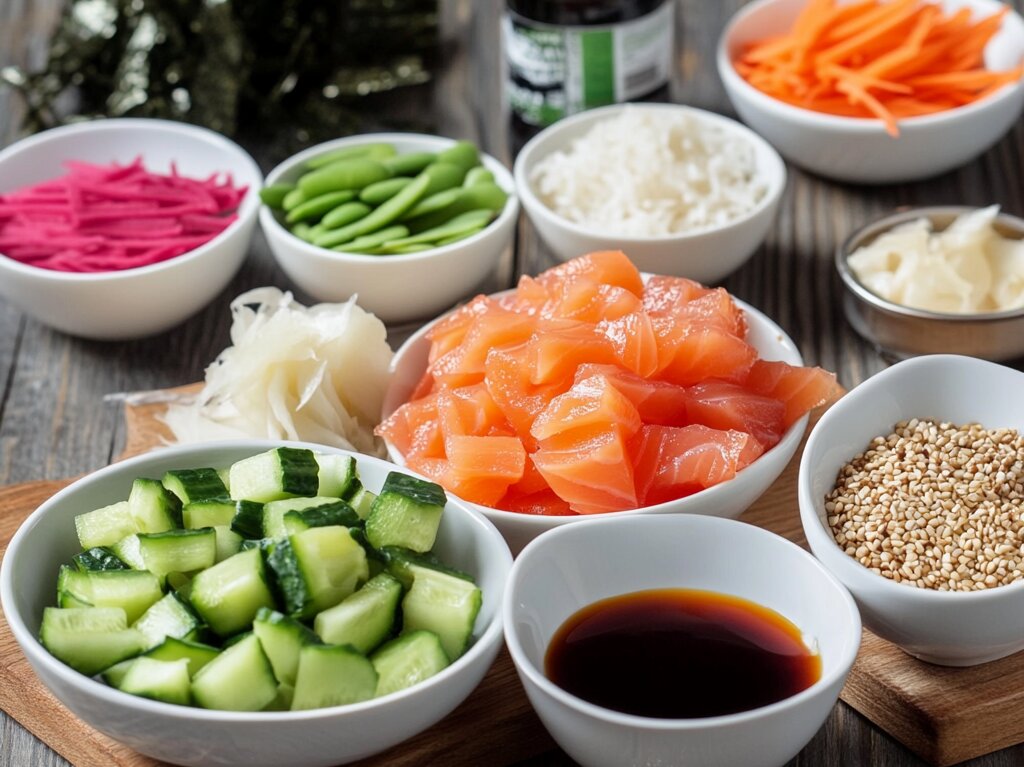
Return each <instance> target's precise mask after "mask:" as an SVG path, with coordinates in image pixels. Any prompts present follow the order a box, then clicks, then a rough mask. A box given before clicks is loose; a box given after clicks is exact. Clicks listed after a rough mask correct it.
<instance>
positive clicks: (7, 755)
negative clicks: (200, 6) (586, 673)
mask: <svg viewBox="0 0 1024 767" xmlns="http://www.w3.org/2000/svg"><path fill="white" fill-rule="evenodd" d="M62 2H63V0H0V66H4V65H6V64H9V63H19V64H24V63H30V64H38V63H39V62H40V61H41V60H42V58H43V56H44V55H45V50H46V39H47V34H48V32H49V29H50V28H51V27H52V24H53V21H54V19H55V18H56V13H57V11H58V10H59V8H60V6H61V4H62ZM441 3H442V5H441V8H442V16H441V22H442V27H443V30H444V39H445V56H444V62H443V67H444V68H443V69H442V71H441V75H440V77H439V79H438V81H437V83H436V85H435V87H434V88H433V89H432V91H431V97H430V100H429V103H427V104H426V106H425V107H422V106H421V104H422V100H421V99H420V98H419V97H416V98H415V99H413V101H414V102H415V104H414V108H415V109H417V110H420V111H421V112H422V111H426V110H430V111H432V114H430V115H428V116H429V117H431V118H432V121H433V123H434V124H435V126H436V129H437V131H438V132H439V133H441V134H444V135H450V136H458V137H466V138H473V139H475V140H478V141H480V142H481V145H482V146H483V148H484V149H485V150H486V151H488V152H489V153H491V154H493V155H495V156H497V157H499V158H501V159H503V160H505V161H511V153H510V151H509V144H508V136H507V130H506V123H505V116H504V114H503V112H502V109H501V84H500V77H501V74H500V73H501V65H500V62H501V57H500V49H499V46H498V40H499V36H498V17H499V14H500V12H501V9H502V7H503V4H502V3H501V2H500V0H476V1H475V2H474V0H441ZM743 4H744V0H723V1H722V2H707V1H706V0H678V14H677V47H678V52H677V53H678V55H677V65H676V73H675V77H674V81H673V85H672V99H673V100H674V101H677V102H680V103H686V104H690V105H692V106H697V107H701V108H705V109H710V110H713V111H716V112H720V113H722V114H726V115H734V113H733V110H732V108H731V106H730V105H729V103H728V101H727V99H726V97H725V94H724V91H723V90H722V87H721V84H720V82H719V80H718V76H717V74H716V72H715V66H714V48H715V43H716V40H717V37H718V34H719V32H720V30H721V29H722V27H723V26H724V24H725V21H726V20H727V19H728V17H729V16H730V15H731V14H732V13H734V12H735V11H736V10H737V8H739V7H740V6H742V5H743ZM1012 4H1013V5H1014V6H1015V7H1016V8H1017V9H1018V10H1019V9H1021V8H1022V7H1024V0H1014V2H1013V3H1012ZM394 100H395V101H396V102H397V101H400V100H404V97H401V96H395V97H394ZM18 108H19V105H18V101H17V99H16V98H14V97H13V96H12V95H10V94H9V93H8V92H6V91H4V90H2V89H0V148H2V147H4V146H6V145H7V144H9V143H10V142H11V141H13V140H14V139H15V138H16V135H17V128H16V126H17V121H18V119H19V109H18ZM384 122H386V121H385V120H384V119H383V118H382V123H384ZM257 159H258V160H260V161H261V162H262V163H263V167H264V169H265V170H266V169H268V168H267V162H266V158H263V157H261V156H258V157H257ZM1022 168H1024V124H1021V123H1019V122H1018V124H1017V125H1016V126H1015V127H1014V128H1013V129H1012V130H1011V131H1010V133H1009V134H1008V135H1007V136H1006V137H1005V138H1004V139H1003V140H1002V141H1000V142H999V143H998V144H997V145H996V146H995V147H993V148H992V149H991V150H990V151H988V152H986V153H985V154H984V155H982V156H981V157H980V158H978V159H977V160H975V161H973V162H971V163H969V164H967V165H966V166H964V167H963V168H961V169H959V170H956V171H952V172H950V173H947V174H944V175H943V176H940V177H938V178H935V179H929V180H927V181H923V182H919V183H915V184H906V185H897V186H890V187H869V186H850V185H840V184H835V183H832V182H829V181H827V180H823V179H820V178H817V177H814V176H812V175H810V174H806V173H803V172H802V171H800V170H798V169H796V168H793V167H791V168H790V175H789V185H788V188H787V191H786V194H785V197H784V199H783V201H782V205H781V209H780V212H779V218H778V220H777V221H776V224H775V226H774V227H773V228H772V231H771V233H770V234H769V237H768V239H767V241H766V243H765V245H764V247H762V248H760V249H759V250H758V252H757V253H756V254H755V255H754V257H753V258H752V259H751V260H750V261H749V262H748V263H747V264H746V265H745V266H744V267H743V268H742V269H740V270H739V271H737V272H736V273H735V274H734V275H732V276H731V277H730V278H729V279H728V280H726V282H725V283H724V284H725V285H726V286H727V287H728V288H729V289H730V290H732V291H733V292H735V293H736V294H737V295H738V296H740V297H741V298H743V299H744V300H746V301H748V302H750V303H751V304H753V305H754V306H757V307H758V308H759V309H761V310H763V311H765V312H766V313H768V315H769V316H771V317H772V318H773V319H775V320H776V321H777V322H779V324H780V325H781V326H782V327H783V328H784V329H785V330H786V331H787V332H788V333H789V334H790V335H791V336H792V337H793V338H794V340H795V341H796V343H797V345H798V347H799V348H800V351H801V352H802V354H803V355H804V357H805V359H806V360H807V361H808V362H810V363H812V364H820V365H823V366H825V367H827V368H829V369H831V370H835V371H836V372H837V373H838V374H839V379H840V381H841V382H842V383H843V384H844V385H846V386H847V387H850V386H854V385H856V384H857V383H859V382H860V381H863V380H864V379H865V378H867V377H868V376H870V375H871V374H873V373H874V372H877V371H878V370H881V369H882V368H884V367H885V361H884V360H883V359H882V358H881V357H880V356H879V355H878V354H877V352H876V351H875V350H874V349H873V348H872V347H871V346H870V345H869V344H867V343H865V342H863V341H862V340H861V339H859V338H858V337H856V336H855V335H854V334H853V333H852V331H850V329H849V328H848V327H847V326H846V324H845V321H844V320H843V318H842V316H841V312H840V308H839V300H838V299H839V296H840V295H841V289H840V285H839V283H838V280H837V278H836V276H835V274H834V272H833V270H832V266H831V258H832V252H833V248H834V247H835V244H836V241H837V240H838V239H841V238H842V237H844V236H845V235H846V234H847V233H849V232H850V231H851V230H852V229H853V228H855V227H856V226H859V225H860V224H862V223H864V222H866V221H868V220H870V219H871V218H873V217H875V216H878V215H881V214H883V213H886V212H889V211H891V210H892V209H893V208H895V207H898V206H902V205H926V204H943V203H959V204H970V205H984V204H990V203H998V204H1000V205H1002V206H1003V207H1004V208H1005V209H1006V210H1007V211H1009V212H1011V213H1015V214H1017V215H1021V214H1024V185H1022V184H1021V182H1020V178H1021V175H1020V174H1021V170H1022ZM552 263H553V260H552V256H551V254H550V253H549V252H548V251H547V250H546V248H544V246H543V245H542V244H541V243H540V242H539V241H538V239H537V237H536V233H535V232H534V230H533V228H532V226H531V225H530V224H529V222H528V221H527V220H526V219H525V217H524V218H523V219H522V220H521V222H520V224H519V227H518V232H517V250H516V252H515V253H514V254H512V253H510V254H508V256H507V258H506V260H505V261H504V262H503V264H502V268H501V270H499V272H498V273H497V274H496V275H495V277H494V279H493V280H492V283H491V284H493V285H495V286H504V285H507V284H509V282H510V281H511V280H512V279H514V277H515V276H516V275H518V274H519V273H536V272H537V271H540V270H541V269H543V268H545V267H547V266H550V265H551V264H552ZM260 285H278V286H280V287H282V288H290V287H293V286H291V284H290V282H289V281H288V279H287V278H286V277H285V276H284V274H283V273H282V272H281V270H280V269H278V267H277V266H276V264H275V263H274V261H273V259H272V258H271V256H270V253H269V250H268V249H267V247H266V244H265V242H264V240H263V238H262V237H261V236H257V238H256V239H255V241H254V243H253V247H252V250H251V252H250V256H249V259H248V260H247V262H246V265H245V267H244V268H243V270H242V271H241V272H240V273H239V274H238V276H237V277H236V279H235V280H234V281H233V282H232V283H231V284H230V285H229V286H228V287H227V288H226V289H225V290H224V291H223V292H222V293H221V295H219V296H218V297H217V298H216V299H215V300H214V301H213V302H212V303H211V304H210V306H209V307H207V308H206V309H205V310H204V311H203V312H201V313H199V314H198V315H197V316H196V317H193V318H192V319H191V320H189V321H188V322H186V323H184V324H183V325H181V326H180V327H178V328H175V329H174V330H172V331H170V332H168V333H165V334H163V335H161V336H159V337H157V338H155V339H150V340H147V341H140V342H131V343H124V344H100V343H91V342H85V341H80V340H76V339H72V338H69V337H66V336H62V335H60V334H59V333H55V332H53V331H51V330H49V329H47V328H43V327H41V326H39V325H38V323H35V322H34V321H32V320H29V319H27V318H26V317H25V315H23V314H22V313H21V312H20V311H18V310H17V309H16V308H15V307H13V306H10V305H7V304H4V303H2V302H0V485H7V484H11V483H16V482H25V481H29V480H37V479H47V478H49V479H59V478H61V477H67V476H74V475H78V474H81V473H84V472H87V471H91V470H94V469H96V468H98V467H100V466H103V465H105V464H106V463H108V462H109V460H110V459H111V457H112V456H115V455H117V454H119V453H120V452H121V450H122V449H124V448H125V446H126V430H125V426H124V421H123V419H122V418H121V417H120V415H119V410H120V407H119V404H111V403H105V402H104V396H105V395H107V394H110V393H113V392H125V391H138V390H146V389H158V388H163V387H172V386H178V385H181V384H183V383H186V382H189V381H196V380H199V379H200V378H202V373H203V368H204V367H205V366H206V365H207V364H209V362H210V361H211V360H212V359H213V357H214V356H215V355H216V353H217V352H218V351H219V350H220V349H221V348H223V347H224V345H225V344H226V342H227V339H228V303H229V301H230V299H231V298H232V297H234V296H235V295H237V294H238V293H240V292H241V291H243V290H245V289H248V288H251V287H256V286H260ZM483 289H489V288H488V286H484V288H483ZM298 297H299V298H301V299H303V300H308V296H303V295H301V294H299V296H298ZM391 330H392V332H391V334H390V336H389V338H390V339H391V340H392V342H397V341H399V340H401V339H402V338H403V337H404V336H405V335H407V334H408V333H409V332H410V331H411V330H412V328H411V327H410V326H407V327H403V328H392V329H391ZM792 508H793V513H794V514H795V509H796V505H795V499H794V500H793V506H792ZM986 715H987V713H986ZM994 726H995V725H994V724H992V723H991V722H990V721H989V720H988V719H985V720H982V721H979V722H978V723H977V725H976V727H977V729H978V730H980V731H981V732H983V733H984V732H987V731H988V730H991V729H992V728H993V727H994ZM72 761H74V760H72ZM66 764H67V762H66V761H65V760H64V759H62V758H61V757H60V756H58V755H56V754H55V753H54V752H53V751H52V750H50V749H49V748H47V747H46V746H45V745H42V744H41V743H40V741H39V740H37V739H36V738H34V737H32V736H31V735H30V734H28V733H27V732H26V731H25V730H24V729H23V728H21V727H20V726H19V725H18V724H17V723H15V722H14V721H13V720H11V719H10V718H8V717H6V716H4V715H3V714H2V713H0V767H26V765H32V766H33V767H34V766H35V765H53V766H54V767H58V766H59V767H64V765H66ZM571 764H572V762H571V761H570V760H569V759H568V758H567V757H566V756H565V755H564V754H561V753H559V752H557V751H553V752H550V753H547V754H545V755H542V756H539V757H535V758H532V759H530V760H528V761H527V762H526V763H524V767H526V765H529V767H565V766H566V765H571ZM923 764H924V762H923V761H922V760H921V759H919V758H918V757H917V756H915V755H914V754H913V753H912V752H911V751H909V750H908V749H906V748H905V747H903V746H902V745H900V744H899V743H898V742H897V741H895V740H894V739H893V738H891V737H890V736H889V735H887V734H886V733H885V732H883V731H882V730H880V729H879V728H877V727H874V726H872V725H871V724H870V722H868V720H867V719H865V718H864V717H863V716H861V715H860V714H858V713H857V712H856V711H854V710H853V709H852V708H850V707H849V706H846V705H844V704H840V705H838V706H836V708H835V709H834V711H833V713H832V715H831V716H830V717H829V719H828V721H827V722H826V724H825V726H824V727H823V728H822V729H821V730H820V731H819V732H818V734H817V735H816V736H815V737H814V739H812V740H811V742H810V743H809V744H808V745H807V746H806V747H805V748H804V750H803V751H802V752H801V753H800V754H799V755H798V756H797V757H796V758H795V759H794V760H793V762H791V764H790V765H789V767H796V766H799V767H819V766H822V765H827V766H828V767H834V766H835V767H863V765H872V766H873V767H921V765H923ZM1021 764H1024V746H1016V747H1013V748H1009V749H1005V750H1003V751H1000V752H998V753H995V754H991V755H988V756H985V757H981V758H978V759H974V760H972V761H971V762H970V767H1017V766H1019V765H1021Z"/></svg>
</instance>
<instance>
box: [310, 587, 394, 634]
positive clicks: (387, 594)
mask: <svg viewBox="0 0 1024 767" xmlns="http://www.w3.org/2000/svg"><path fill="white" fill-rule="evenodd" d="M401 598H402V584H401V583H399V582H398V581H397V580H395V579H394V578H392V577H391V576H390V575H388V574H387V573H381V574H380V575H376V576H374V577H373V578H371V579H370V580H368V581H367V582H366V583H365V584H364V585H363V587H362V588H360V589H359V590H358V591H356V592H355V593H354V594H351V595H350V596H347V597H345V599H343V600H342V601H341V602H340V603H339V604H336V605H335V606H334V607H331V608H328V609H327V610H324V611H323V612H321V613H318V614H317V616H316V619H315V620H314V622H313V629H314V630H315V631H316V633H317V634H318V635H319V636H320V638H321V639H322V640H324V641H325V642H327V643H328V644H349V645H352V646H353V647H354V648H356V649H357V650H358V651H359V652H361V653H369V652H370V651H371V650H373V649H374V648H375V647H376V646H377V645H379V644H380V643H381V642H383V641H384V640H385V639H387V638H388V636H389V635H390V634H391V630H392V629H393V628H394V626H395V611H396V610H397V609H398V602H399V600H400V599H401Z"/></svg>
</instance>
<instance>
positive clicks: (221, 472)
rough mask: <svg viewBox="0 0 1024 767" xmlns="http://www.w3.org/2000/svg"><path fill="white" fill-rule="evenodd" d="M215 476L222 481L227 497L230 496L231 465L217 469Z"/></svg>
mask: <svg viewBox="0 0 1024 767" xmlns="http://www.w3.org/2000/svg"><path fill="white" fill-rule="evenodd" d="M217 476H218V477H220V481H221V482H223V483H224V489H225V490H227V491H228V498H230V497H231V467H230V466H224V467H222V468H219V469H217Z"/></svg>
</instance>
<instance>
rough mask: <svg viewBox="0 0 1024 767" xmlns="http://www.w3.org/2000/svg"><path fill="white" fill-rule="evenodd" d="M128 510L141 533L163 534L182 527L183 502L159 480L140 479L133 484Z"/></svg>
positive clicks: (137, 530)
mask: <svg viewBox="0 0 1024 767" xmlns="http://www.w3.org/2000/svg"><path fill="white" fill-rule="evenodd" d="M128 508H129V510H130V511H131V513H132V519H133V520H135V530H136V532H140V533H162V532H164V531H165V530H173V529H174V528H176V527H181V501H180V500H179V499H178V496H176V495H175V494H174V493H172V492H171V491H170V490H168V489H167V488H166V487H164V486H163V485H162V484H161V483H160V481H159V480H156V479H146V478H145V477H139V478H138V479H136V480H135V481H134V482H133V483H132V491H131V493H130V494H129V495H128Z"/></svg>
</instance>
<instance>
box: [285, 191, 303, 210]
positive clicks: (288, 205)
mask: <svg viewBox="0 0 1024 767" xmlns="http://www.w3.org/2000/svg"><path fill="white" fill-rule="evenodd" d="M307 199H308V198H307V197H306V194H305V192H303V191H302V190H301V189H292V190H291V191H290V192H288V193H287V194H286V195H285V196H284V199H282V200H281V207H282V208H284V209H285V210H291V209H292V208H296V207H298V206H299V205H302V203H304V202H305V201H306V200H307Z"/></svg>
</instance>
